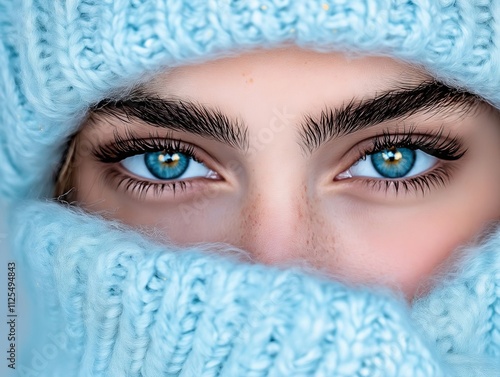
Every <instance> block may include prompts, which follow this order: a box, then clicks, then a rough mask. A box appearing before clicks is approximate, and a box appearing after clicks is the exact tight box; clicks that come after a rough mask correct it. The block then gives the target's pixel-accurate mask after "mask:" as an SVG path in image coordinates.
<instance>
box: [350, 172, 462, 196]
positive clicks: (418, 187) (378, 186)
mask: <svg viewBox="0 0 500 377" xmlns="http://www.w3.org/2000/svg"><path fill="white" fill-rule="evenodd" d="M453 169H454V167H453V166H451V165H448V166H440V167H437V168H434V169H432V170H430V171H429V172H427V173H424V174H422V175H418V176H414V177H410V178H406V179H394V180H388V179H370V178H366V177H362V179H361V182H363V183H365V184H366V185H368V186H369V187H370V188H371V189H373V190H383V191H385V192H386V193H387V192H389V191H390V190H393V191H394V193H395V194H396V195H398V194H399V192H400V191H401V189H403V190H404V191H405V192H406V193H408V192H416V193H418V192H420V193H421V194H422V196H425V194H426V193H428V192H429V191H430V190H431V189H432V188H439V187H444V186H445V185H446V184H447V183H448V182H449V181H450V179H451V175H452V173H453ZM356 178H358V177H356ZM359 178H361V177H359Z"/></svg>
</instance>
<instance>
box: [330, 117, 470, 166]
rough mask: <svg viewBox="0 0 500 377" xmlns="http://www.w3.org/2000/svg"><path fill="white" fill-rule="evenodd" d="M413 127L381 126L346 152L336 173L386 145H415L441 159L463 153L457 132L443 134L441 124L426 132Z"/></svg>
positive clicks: (461, 142)
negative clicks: (395, 127) (380, 128)
mask: <svg viewBox="0 0 500 377" xmlns="http://www.w3.org/2000/svg"><path fill="white" fill-rule="evenodd" d="M416 130H417V127H415V126H411V127H407V128H405V127H403V128H402V129H401V130H392V129H385V130H383V131H382V132H381V133H378V134H376V135H374V136H371V137H369V138H365V139H364V140H362V141H360V142H358V143H357V144H356V145H355V146H354V147H353V148H351V149H350V150H349V151H348V152H347V153H346V155H345V156H344V158H343V160H344V161H346V162H345V164H342V168H343V169H342V170H341V171H339V173H340V172H344V171H346V170H348V169H349V168H350V167H351V166H352V165H353V164H355V163H356V162H357V161H359V160H360V159H362V158H366V157H367V156H368V155H370V154H373V153H376V152H378V151H380V150H382V149H386V148H388V147H389V146H396V147H399V148H409V149H413V150H417V149H419V150H422V151H423V152H425V153H427V154H429V155H431V156H433V157H436V158H438V159H440V160H444V161H455V160H458V159H460V158H462V157H463V156H464V155H465V154H466V153H467V148H465V146H464V142H463V141H462V139H461V138H460V137H459V136H458V135H452V134H451V132H448V133H447V134H445V132H444V127H439V128H438V129H437V130H432V131H427V132H423V131H419V132H416Z"/></svg>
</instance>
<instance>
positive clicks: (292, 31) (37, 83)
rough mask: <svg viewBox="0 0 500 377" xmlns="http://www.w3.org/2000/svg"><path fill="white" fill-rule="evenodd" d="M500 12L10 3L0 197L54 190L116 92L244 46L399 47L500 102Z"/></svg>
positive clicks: (0, 0)
mask: <svg viewBox="0 0 500 377" xmlns="http://www.w3.org/2000/svg"><path fill="white" fill-rule="evenodd" d="M495 17H496V18H497V19H498V18H500V2H499V1H492V0H453V1H452V0H413V1H411V0H397V1H396V0H349V1H344V0H330V1H319V0H301V1H297V0H262V1H256V0H246V1H244V0H190V1H185V0H158V1H147V0H85V1H84V0H80V1H78V0H73V1H59V0H0V35H1V43H0V67H1V68H0V77H1V78H2V80H1V81H0V101H1V102H2V107H1V111H0V124H9V127H1V128H0V132H1V133H0V140H2V141H3V145H2V148H0V161H8V163H7V164H0V176H1V177H2V178H3V179H2V180H1V181H0V195H3V196H7V197H17V198H19V197H24V196H27V195H29V196H31V197H35V196H37V195H40V194H47V193H50V188H51V186H50V185H51V182H52V181H51V178H52V175H53V173H54V169H55V166H56V165H57V162H58V161H59V160H60V158H61V153H62V150H63V145H64V142H65V141H66V140H65V137H66V136H68V135H69V134H71V133H73V132H75V129H76V127H77V126H78V124H79V122H80V121H81V117H82V115H83V114H84V112H85V110H86V109H87V107H88V106H89V105H91V104H93V103H95V102H97V101H98V100H100V99H102V98H103V97H104V96H107V95H109V93H110V92H113V91H115V92H116V90H117V89H119V88H120V87H125V86H127V87H129V86H131V85H132V84H133V83H135V82H137V80H139V79H140V78H141V77H143V76H144V75H146V74H148V73H152V72H155V71H156V70H158V69H162V68H166V67H174V66H179V65H184V64H188V63H190V62H202V61H206V60H208V59H212V58H216V57H220V56H227V55H230V54H234V53H236V51H239V50H243V49H245V50H248V49H251V48H260V47H274V46H277V45H282V44H283V43H294V44H296V45H299V46H303V47H307V48H312V49H316V50H322V51H334V50H341V51H346V50H347V51H357V52H365V53H370V54H377V53H379V54H385V55H390V56H393V57H395V58H400V59H406V60H409V61H411V62H413V63H416V64H423V65H424V66H425V67H426V68H427V69H428V70H429V71H430V72H431V73H433V74H434V75H435V76H436V77H438V78H440V79H442V80H444V81H447V82H451V83H454V84H457V85H461V86H464V87H466V88H468V89H469V90H470V91H472V92H475V93H478V94H480V95H481V96H483V97H484V98H486V99H487V100H489V101H491V102H493V103H494V104H495V105H500V90H499V86H500V82H499V78H500V49H499V46H498V44H497V43H495V41H498V40H499V37H498V28H499V25H500V22H498V20H497V22H495ZM5 104H7V105H5ZM21 151H22V153H23V155H24V156H26V157H25V158H24V159H19V158H17V157H16V156H18V155H19V153H20V152H21ZM42 156H43V157H42ZM41 157H42V158H43V160H44V164H43V168H42V167H41V166H40V164H34V163H33V162H32V161H34V160H39V159H40V158H41Z"/></svg>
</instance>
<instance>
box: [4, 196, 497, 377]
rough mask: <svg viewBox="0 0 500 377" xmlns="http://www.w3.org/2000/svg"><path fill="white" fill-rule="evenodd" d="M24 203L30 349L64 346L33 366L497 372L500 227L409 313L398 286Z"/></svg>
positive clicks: (124, 372) (151, 371) (196, 372)
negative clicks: (250, 257) (154, 239)
mask: <svg viewBox="0 0 500 377" xmlns="http://www.w3.org/2000/svg"><path fill="white" fill-rule="evenodd" d="M15 212H16V213H17V214H18V215H16V216H14V222H15V224H14V225H13V227H14V228H16V229H18V232H17V239H16V240H15V243H16V246H17V247H16V250H18V253H19V254H18V260H19V261H22V262H23V263H24V268H25V269H26V271H30V273H31V276H32V277H33V279H32V281H31V284H32V286H33V287H34V288H33V290H32V293H33V294H32V296H33V297H32V300H33V302H36V305H35V306H34V308H33V310H34V312H36V313H37V324H36V326H35V328H37V329H40V333H39V334H36V336H35V337H34V344H32V345H30V347H29V349H30V350H32V349H38V350H42V349H43V347H44V346H46V345H47V344H54V345H55V346H56V347H57V351H56V352H53V353H54V354H55V356H54V357H53V358H51V359H50V360H49V363H48V365H45V366H43V365H41V366H40V365H37V364H36V363H33V361H31V360H30V359H29V358H27V359H26V360H23V361H22V365H24V367H23V370H21V372H23V373H25V374H21V375H26V376H31V375H36V376H150V377H156V376H197V377H198V376H200V377H201V376H203V377H205V376H228V377H234V376H273V377H275V376H276V377H277V376H280V377H281V376H283V377H285V376H308V377H309V376H311V377H312V376H325V377H327V376H328V377H331V376H345V377H348V376H349V377H351V376H381V377H382V376H384V377H391V376H411V377H420V376H422V377H433V376H464V377H465V376H467V377H471V376H491V377H493V376H498V372H499V371H500V283H499V282H500V253H498V250H499V247H500V231H499V232H498V233H497V234H495V235H494V237H493V238H492V239H491V241H490V242H489V243H486V244H485V245H484V246H483V247H482V248H481V249H480V250H479V252H477V251H476V252H469V253H467V255H468V257H467V259H466V260H464V265H463V267H464V270H465V271H464V272H461V273H460V274H459V276H457V277H455V278H453V279H448V280H446V281H443V284H442V285H441V287H440V288H439V289H438V290H436V291H435V292H434V293H432V294H430V295H429V296H427V297H426V298H425V299H422V300H421V301H420V302H418V303H416V304H415V306H414V308H413V311H412V312H411V313H410V312H409V310H408V309H407V308H406V307H405V306H404V305H403V304H402V303H401V302H399V301H397V300H395V299H394V298H391V297H390V296H388V295H382V294H380V293H376V292H369V291H367V290H355V289H352V288H347V287H345V286H343V285H341V284H338V283H335V282H332V281H328V280H326V279H322V278H320V277H314V276H311V275H308V274H306V273H304V272H301V271H300V270H298V269H287V270H280V269H277V268H272V267H269V266H263V265H258V264H249V263H245V262H244V261H241V260H237V259H236V258H234V257H233V258H229V257H227V256H226V257H222V256H217V255H214V254H213V253H207V252H204V251H203V250H174V249H172V248H168V247H165V246H159V245H157V244H153V243H151V242H148V241H147V240H145V239H144V238H142V237H141V236H140V235H138V234H135V233H134V232H132V231H130V230H126V229H123V228H120V227H119V226H117V225H116V224H109V223H106V222H105V221H103V220H100V219H96V218H92V217H91V216H88V215H85V214H78V213H72V212H71V211H69V210H67V209H65V208H62V207H61V206H60V205H56V204H40V203H34V204H30V205H25V206H20V207H19V206H18V207H16V211H15ZM68 228H69V229H71V231H70V232H68ZM21 273H23V271H21ZM35 287H36V288H35ZM412 316H413V319H414V320H413V321H412V320H411V318H412ZM47 334H49V336H47ZM58 339H59V340H58ZM35 341H38V344H37V343H36V342H35ZM29 356H32V355H31V354H30V355H29ZM42 367H43V368H42Z"/></svg>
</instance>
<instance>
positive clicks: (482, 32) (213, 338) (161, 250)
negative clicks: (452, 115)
mask: <svg viewBox="0 0 500 377" xmlns="http://www.w3.org/2000/svg"><path fill="white" fill-rule="evenodd" d="M499 20H500V1H496V0H413V1H411V0H349V1H347V0H330V1H313V0H300V1H299V0H262V1H254V0H248V1H243V0H190V1H184V0H156V1H151V0H0V199H2V200H6V201H8V202H9V204H10V206H11V207H10V208H11V209H10V212H9V215H8V223H9V225H10V229H9V231H8V234H9V240H8V241H9V242H10V244H11V247H12V250H13V252H14V255H15V257H16V259H17V260H18V261H19V269H20V273H19V275H20V276H23V278H24V277H30V279H31V280H30V285H29V292H27V293H28V294H29V295H30V297H31V300H30V302H31V305H32V308H33V309H32V311H31V312H32V313H36V315H34V316H33V317H34V318H33V320H34V321H35V326H34V328H35V329H36V330H37V331H36V333H33V336H32V342H31V344H26V345H25V346H24V352H23V354H22V355H21V356H20V360H19V366H20V367H21V369H19V370H18V375H19V376H106V377H109V376H150V377H160V376H185V377H187V376H230V377H240V376H242V377H245V376H252V377H253V376H269V377H278V376H307V377H309V376H311V377H312V376H325V377H326V376H328V377H330V376H360V377H362V376H384V377H389V376H412V377H413V376H423V377H431V376H461V377H462V376H463V377H465V376H467V377H470V376H488V377H498V376H500V232H495V233H494V234H493V235H492V237H491V238H490V239H489V240H488V241H487V242H485V243H484V244H483V245H482V246H480V247H479V248H477V249H474V250H468V252H467V253H464V255H466V257H464V258H463V260H461V264H458V265H457V266H456V268H455V270H454V271H455V274H454V275H452V276H450V277H447V278H446V279H444V278H443V280H442V281H441V282H440V284H439V287H438V288H436V289H435V290H434V291H432V292H430V293H429V294H428V295H427V296H426V297H424V298H422V299H421V300H419V301H418V302H416V303H414V305H413V306H412V308H411V309H410V308H408V307H406V306H405V305H404V304H403V303H401V302H400V300H398V299H397V298H395V297H392V296H391V295H389V294H383V293H381V292H373V291H368V290H362V289H353V288H349V287H346V286H344V285H342V284H340V283H336V282H332V281H328V280H326V279H323V278H321V277H319V276H311V274H309V273H306V272H304V271H300V270H299V269H289V270H280V269H277V268H272V267H269V266H261V265H255V264H250V263H248V262H245V261H242V260H239V259H237V258H236V257H230V256H228V255H227V253H225V254H226V255H224V256H220V255H214V254H213V251H210V250H204V249H201V248H199V249H194V250H182V249H174V248H172V247H168V246H160V245H158V244H156V243H153V242H152V241H148V240H147V238H146V237H144V236H142V235H140V234H137V233H135V232H134V231H132V230H130V229H125V228H123V227H121V226H119V225H118V224H114V223H110V222H109V221H104V220H102V219H99V218H95V217H93V216H90V215H88V214H85V213H83V212H78V211H75V210H70V209H68V208H65V207H63V206H61V205H58V204H49V203H46V202H45V201H44V198H45V197H47V196H50V195H51V194H52V192H53V189H54V174H55V173H56V169H57V165H58V163H59V162H60V160H61V156H62V152H63V150H64V146H65V145H66V143H67V141H68V137H69V136H70V135H72V134H73V133H75V132H76V130H77V128H78V126H79V124H80V123H81V120H82V119H83V117H84V116H85V113H86V111H87V109H88V107H89V106H91V105H93V104H95V103H96V102H98V101H99V100H100V99H102V98H105V97H109V96H113V95H119V93H120V92H122V91H123V90H124V89H127V88H130V87H132V86H133V85H135V84H137V83H139V82H142V81H144V80H146V79H147V78H149V77H151V75H153V74H155V73H156V72H158V71H159V70H163V69H165V68H167V67H175V66H181V65H185V64H189V63H194V62H203V61H206V60H209V59H215V58H218V57H222V56H228V55H233V54H237V53H239V52H240V51H243V50H249V49H252V48H257V47H259V48H261V47H265V48H273V47H277V46H282V45H284V44H294V45H299V46H302V47H305V48H309V49H314V50H318V51H348V52H354V53H368V54H379V55H387V56H392V57H394V58H397V59H403V60H407V61H410V62H412V63H414V64H420V65H422V66H424V67H425V68H426V69H427V70H428V71H429V72H430V73H431V74H433V75H434V76H435V77H436V78H438V79H440V80H442V81H444V82H447V83H449V84H450V85H453V86H456V87H464V88H466V89H467V90H469V91H471V92H474V93H477V94H479V95H480V96H482V97H483V98H484V99H486V100H487V101H490V102H491V103H492V104H494V105H495V106H497V107H500V90H499V89H500V81H499V80H500V47H499V46H498V43H497V41H498V40H499V39H498V38H499V37H498V30H499V27H500V21H499ZM47 345H53V347H52V349H53V350H55V351H54V352H53V353H51V355H53V357H50V358H49V359H47V358H46V360H45V361H46V362H45V363H44V364H43V365H41V364H40V363H36V362H34V361H33V359H32V358H31V356H32V352H33V350H43V349H44V347H47Z"/></svg>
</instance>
